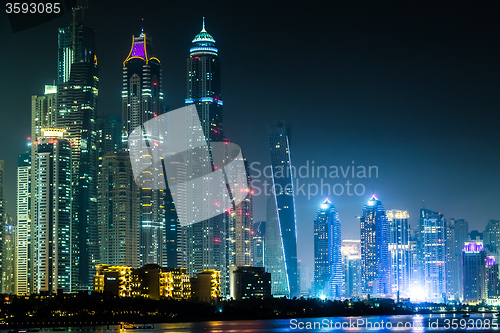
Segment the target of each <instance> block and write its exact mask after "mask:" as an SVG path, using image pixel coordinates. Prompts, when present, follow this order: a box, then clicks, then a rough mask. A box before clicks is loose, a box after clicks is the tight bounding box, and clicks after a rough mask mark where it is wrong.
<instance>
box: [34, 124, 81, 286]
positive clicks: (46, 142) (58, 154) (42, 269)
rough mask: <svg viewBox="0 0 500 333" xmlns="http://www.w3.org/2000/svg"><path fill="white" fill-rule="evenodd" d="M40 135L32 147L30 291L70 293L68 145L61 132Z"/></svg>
mask: <svg viewBox="0 0 500 333" xmlns="http://www.w3.org/2000/svg"><path fill="white" fill-rule="evenodd" d="M43 133H44V134H43V137H42V138H39V139H38V142H37V143H36V144H35V162H34V163H35V168H34V170H35V172H36V175H35V183H34V186H33V187H34V191H35V201H34V206H35V209H34V211H35V215H34V225H35V228H34V230H35V233H34V235H33V236H34V237H33V238H34V242H35V243H36V246H35V249H36V251H35V253H34V273H35V290H34V292H36V293H40V292H49V293H56V292H57V291H58V290H62V291H64V292H71V291H73V290H72V286H73V285H74V284H73V283H72V279H73V278H74V277H73V275H72V269H71V268H72V267H71V265H72V255H73V253H72V237H71V227H72V225H71V222H72V221H71V220H72V214H71V209H72V205H71V185H72V176H71V171H72V164H71V146H70V142H69V141H68V140H66V139H64V137H63V135H64V131H63V130H56V129H46V130H44V131H43Z"/></svg>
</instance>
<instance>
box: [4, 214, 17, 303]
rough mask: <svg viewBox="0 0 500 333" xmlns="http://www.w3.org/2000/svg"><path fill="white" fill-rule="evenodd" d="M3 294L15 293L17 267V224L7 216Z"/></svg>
mask: <svg viewBox="0 0 500 333" xmlns="http://www.w3.org/2000/svg"><path fill="white" fill-rule="evenodd" d="M2 228H3V230H2V232H3V237H2V238H3V244H2V294H13V293H14V292H15V289H14V288H15V280H14V279H15V266H16V257H17V255H16V242H15V238H16V223H15V220H14V218H13V217H12V216H9V215H8V214H7V215H6V218H5V221H4V222H3V223H2Z"/></svg>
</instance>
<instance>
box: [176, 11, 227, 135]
mask: <svg viewBox="0 0 500 333" xmlns="http://www.w3.org/2000/svg"><path fill="white" fill-rule="evenodd" d="M192 43H193V46H192V47H191V49H190V50H189V57H188V58H187V96H186V100H185V103H186V105H188V104H193V103H194V104H195V105H196V109H197V111H198V116H199V117H200V121H201V126H202V128H203V133H204V134H205V137H206V138H207V140H208V141H222V140H223V139H224V135H223V131H222V105H223V101H222V94H221V70H220V60H219V50H218V49H217V48H216V47H215V40H214V38H213V37H212V35H210V34H209V33H208V32H207V31H206V30H205V18H203V27H202V29H201V31H200V33H199V34H197V35H196V36H195V37H194V39H193V41H192Z"/></svg>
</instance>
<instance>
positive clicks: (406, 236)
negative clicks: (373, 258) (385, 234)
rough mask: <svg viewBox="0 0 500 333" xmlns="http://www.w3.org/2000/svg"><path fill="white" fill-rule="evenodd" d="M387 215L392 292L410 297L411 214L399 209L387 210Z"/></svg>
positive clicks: (395, 294)
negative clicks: (409, 219) (409, 220)
mask: <svg viewBox="0 0 500 333" xmlns="http://www.w3.org/2000/svg"><path fill="white" fill-rule="evenodd" d="M386 215H387V220H388V222H389V254H390V257H391V262H390V267H391V270H390V277H389V279H390V283H391V294H392V295H394V296H396V297H397V296H398V295H399V297H408V296H409V295H410V282H411V275H412V270H411V268H412V265H411V248H410V225H409V223H408V218H409V215H408V212H407V211H405V210H397V209H391V210H387V211H386Z"/></svg>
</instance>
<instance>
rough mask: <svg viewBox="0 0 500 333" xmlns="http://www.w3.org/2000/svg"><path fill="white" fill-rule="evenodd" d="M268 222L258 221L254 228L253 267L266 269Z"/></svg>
mask: <svg viewBox="0 0 500 333" xmlns="http://www.w3.org/2000/svg"><path fill="white" fill-rule="evenodd" d="M265 243H266V221H256V222H254V223H253V227H252V266H254V267H265V265H264V264H265V262H264V258H265V250H264V249H265Z"/></svg>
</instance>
